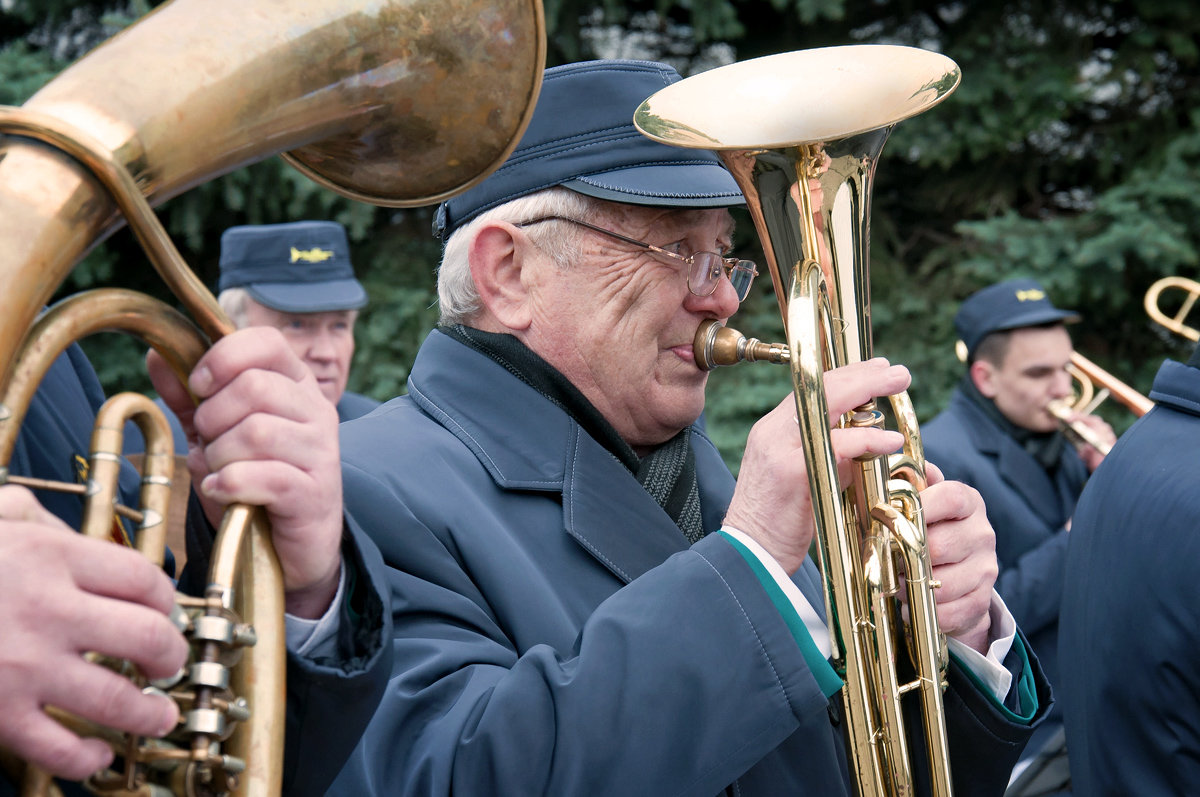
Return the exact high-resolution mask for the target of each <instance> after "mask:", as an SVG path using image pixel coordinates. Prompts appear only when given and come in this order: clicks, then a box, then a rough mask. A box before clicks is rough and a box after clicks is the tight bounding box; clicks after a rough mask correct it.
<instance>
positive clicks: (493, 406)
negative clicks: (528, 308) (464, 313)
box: [409, 330, 732, 581]
mask: <svg viewBox="0 0 1200 797" xmlns="http://www.w3.org/2000/svg"><path fill="white" fill-rule="evenodd" d="M409 395H410V396H411V397H412V399H413V401H414V402H416V404H417V405H419V406H420V407H421V409H422V410H423V411H424V412H426V413H427V414H428V415H430V416H431V417H432V418H433V419H435V420H436V421H437V422H438V423H439V424H441V425H442V426H443V427H445V428H446V429H447V430H449V431H450V432H451V433H453V434H454V435H455V436H456V437H457V438H458V439H459V440H461V441H462V443H463V444H464V445H466V446H467V447H468V448H470V449H471V451H472V452H473V453H474V454H475V456H476V457H477V458H478V459H479V462H480V464H481V465H483V467H484V468H485V469H486V470H487V472H488V473H489V474H490V475H491V477H492V478H493V479H494V480H495V481H496V484H497V485H498V486H500V487H502V488H504V489H507V490H533V491H541V492H550V493H561V495H562V503H563V528H564V531H566V533H568V534H570V535H571V536H572V537H574V538H575V539H576V540H577V541H578V542H579V543H580V545H582V546H583V547H584V548H585V549H586V550H587V551H588V552H589V553H591V555H592V556H594V557H595V558H596V559H597V560H599V561H600V562H602V563H603V564H604V566H605V567H607V568H608V569H609V570H610V571H612V572H613V573H614V574H616V575H617V576H618V577H620V578H621V579H623V580H625V581H632V580H633V579H635V578H637V577H638V576H640V575H641V574H642V573H645V572H646V571H647V570H649V569H651V568H653V567H656V566H658V565H659V564H661V563H662V562H663V560H665V559H666V558H667V557H669V556H670V555H672V554H674V553H677V552H679V551H682V550H685V549H686V548H687V547H688V545H687V540H686V539H684V537H683V534H682V532H680V530H679V528H678V527H677V526H676V525H675V523H674V521H672V520H671V518H670V517H669V516H668V515H667V513H666V512H665V511H663V509H662V508H661V507H660V506H659V505H658V504H657V503H656V502H655V501H654V499H653V498H651V497H650V495H649V494H648V493H647V492H646V491H645V490H644V489H643V488H642V486H641V485H640V484H639V483H638V481H637V479H636V478H635V477H634V475H633V474H632V473H630V472H629V470H628V469H627V468H626V467H625V466H624V465H622V464H621V463H620V462H619V461H618V460H617V459H616V457H614V456H613V455H612V454H610V453H609V452H608V451H607V450H605V449H604V448H603V447H602V446H601V445H600V444H599V443H597V442H596V441H595V440H593V439H592V438H591V437H589V436H588V435H587V434H585V433H584V432H583V430H582V429H581V428H580V426H579V424H577V423H575V421H574V420H572V419H571V418H570V416H568V415H567V413H566V412H564V411H563V410H562V409H561V408H560V407H558V406H557V405H555V404H554V403H552V402H551V401H549V400H548V399H547V398H546V397H544V396H543V395H541V394H540V393H538V392H537V391H536V390H534V389H533V388H531V387H530V386H529V385H527V384H525V383H524V382H522V381H521V380H520V379H518V378H516V377H514V376H513V375H512V374H510V373H509V372H508V371H507V370H505V369H504V367H503V366H501V365H499V364H498V363H496V362H495V361H494V360H492V359H491V358H489V357H487V356H486V355H484V354H481V353H480V352H478V351H475V350H473V349H471V348H469V347H468V346H465V345H463V344H462V343H460V342H458V341H456V340H454V339H452V338H450V337H449V336H447V335H445V334H444V333H442V332H439V331H437V330H434V331H433V332H432V333H430V335H429V337H428V338H426V340H425V343H424V344H422V346H421V350H420V351H419V352H418V353H417V358H416V361H415V362H414V364H413V370H412V375H411V376H410V378H409ZM725 473H726V476H727V477H728V471H726V472H725ZM697 476H698V478H701V479H703V478H705V473H704V472H702V471H701V469H699V467H698V472H697ZM729 480H730V483H731V484H732V478H731V477H729ZM702 484H703V482H702ZM585 488H586V489H585ZM731 491H732V487H730V492H731ZM703 492H704V490H703V488H702V493H703ZM713 509H714V508H712V507H705V508H704V513H705V520H706V521H708V520H709V519H710V515H711V514H712V511H713ZM720 511H721V512H723V511H724V507H721V508H720Z"/></svg>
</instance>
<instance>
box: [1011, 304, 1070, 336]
mask: <svg viewBox="0 0 1200 797" xmlns="http://www.w3.org/2000/svg"><path fill="white" fill-rule="evenodd" d="M1078 320H1079V316H1078V315H1077V314H1075V313H1070V312H1067V311H1066V310H1057V309H1055V310H1036V311H1034V312H1030V313H1020V314H1018V315H1015V316H1012V317H1011V318H1009V319H1008V320H1007V321H1005V322H1004V325H1003V326H998V327H996V328H995V329H993V330H992V331H993V332H1006V331H1008V330H1010V329H1020V328H1021V327H1036V326H1040V325H1042V324H1053V323H1054V322H1056V321H1060V322H1062V323H1064V324H1074V323H1075V322H1076V321H1078Z"/></svg>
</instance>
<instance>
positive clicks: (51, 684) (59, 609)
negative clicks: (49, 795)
mask: <svg viewBox="0 0 1200 797" xmlns="http://www.w3.org/2000/svg"><path fill="white" fill-rule="evenodd" d="M174 603H175V588H174V586H173V585H172V583H171V580H170V579H169V578H167V576H166V574H165V573H164V572H163V571H162V570H161V569H160V568H158V567H155V566H154V565H153V564H152V563H151V562H150V561H149V560H147V559H146V558H145V557H143V556H142V555H141V554H139V553H137V552H136V551H134V550H133V549H130V548H125V547H122V546H120V545H115V544H113V543H110V542H104V541H99V540H91V539H88V538H86V537H83V536H81V535H79V534H77V533H75V532H74V531H73V530H71V529H69V528H67V526H66V525H64V524H63V523H62V522H61V521H60V520H59V519H58V518H56V517H55V516H54V515H52V514H50V513H49V512H47V511H46V510H45V509H44V508H43V507H42V506H41V505H40V504H39V503H38V502H37V500H36V499H35V498H34V496H33V494H32V493H31V492H29V491H28V490H26V489H24V488H22V487H17V486H13V485H7V486H3V487H0V746H2V747H6V748H8V749H10V750H12V751H13V752H14V753H16V754H17V755H19V756H20V757H22V758H24V759H26V760H27V761H29V762H30V763H32V764H34V765H36V766H39V767H41V768H43V769H45V770H47V771H49V772H50V773H51V774H52V775H56V776H58V777H63V778H68V779H72V780H79V779H82V778H84V777H87V776H88V775H90V774H92V773H94V772H96V771H97V770H100V769H103V768H104V767H105V766H107V765H108V764H109V763H111V761H112V759H113V752H112V750H111V749H110V748H109V746H108V744H107V743H105V742H102V741H100V740H98V739H80V738H79V737H77V736H76V735H75V734H74V733H72V732H71V731H69V730H67V729H66V728H64V727H63V726H61V725H59V724H58V723H57V722H55V721H54V720H52V719H51V718H50V717H49V716H47V715H46V713H45V712H44V711H43V708H44V707H45V706H55V707H58V708H60V709H64V710H66V711H68V712H70V713H72V714H76V715H78V716H80V717H83V718H85V719H88V720H92V721H94V722H97V723H100V724H101V725H105V726H108V727H110V728H114V729H116V730H119V731H125V732H131V733H135V734H139V735H145V736H162V735H163V734H165V733H166V732H167V731H169V730H170V729H172V728H173V727H174V726H175V722H176V718H177V716H178V709H177V707H176V706H175V704H174V703H173V702H172V701H170V700H168V699H166V698H164V697H161V696H155V695H145V694H142V692H141V690H140V689H139V688H138V687H137V686H135V685H134V684H133V682H132V681H130V680H129V679H127V678H124V677H122V676H120V675H117V674H116V673H114V672H112V671H111V670H109V669H107V668H105V667H102V666H100V665H97V664H90V663H88V662H87V661H85V660H84V658H83V654H84V653H85V652H88V651H94V652H97V653H102V654H105V655H107V656H111V657H114V658H118V659H128V660H129V661H131V662H133V663H134V664H135V665H137V667H138V668H139V669H140V670H141V672H142V673H143V674H145V675H146V676H147V677H148V678H151V679H154V678H166V677H169V676H172V675H174V674H176V673H177V672H178V671H179V670H180V668H182V667H183V666H184V664H185V662H186V660H187V655H188V645H187V642H186V640H185V639H184V637H183V635H182V634H181V633H180V632H179V631H177V630H176V629H175V627H174V626H173V625H172V624H171V622H170V620H168V619H167V614H168V612H170V610H171V608H172V606H173V605H174Z"/></svg>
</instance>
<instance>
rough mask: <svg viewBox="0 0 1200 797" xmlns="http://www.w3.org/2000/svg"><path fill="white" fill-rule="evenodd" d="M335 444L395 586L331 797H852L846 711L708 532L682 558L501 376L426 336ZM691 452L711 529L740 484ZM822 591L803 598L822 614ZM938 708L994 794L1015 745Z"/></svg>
mask: <svg viewBox="0 0 1200 797" xmlns="http://www.w3.org/2000/svg"><path fill="white" fill-rule="evenodd" d="M341 434H342V454H343V460H344V472H345V490H346V503H347V509H348V511H349V512H350V514H351V516H352V517H353V518H354V519H355V520H356V521H357V522H358V523H359V524H361V526H362V527H363V529H364V530H365V531H366V532H367V533H369V534H370V535H371V536H372V537H373V538H374V539H375V540H376V542H377V543H378V544H379V546H380V548H381V550H382V552H383V555H384V559H385V562H386V564H387V565H389V566H390V568H391V569H390V584H391V592H392V608H393V612H394V618H393V628H394V634H395V636H394V641H393V647H394V653H395V664H394V670H393V674H392V681H391V685H390V687H389V689H388V691H387V694H386V695H385V697H384V700H383V702H382V704H381V706H380V709H379V711H378V712H377V714H376V716H375V718H374V719H373V720H372V723H371V726H370V727H369V729H368V731H367V733H366V735H365V736H364V738H363V741H362V742H361V743H360V745H359V747H358V749H357V750H356V751H355V752H354V754H353V756H352V758H351V761H350V764H349V765H348V766H347V768H346V770H344V771H343V772H342V774H341V776H339V779H338V781H337V783H336V784H335V787H334V789H333V792H332V793H334V794H338V795H347V796H349V795H354V796H355V797H362V796H363V795H372V794H388V795H398V794H413V795H418V794H419V795H446V794H463V795H481V794H487V795H492V796H494V797H499V796H500V795H521V797H527V796H528V795H535V794H546V795H559V796H561V795H588V796H589V797H591V796H592V795H622V797H626V796H627V795H648V796H650V795H652V796H653V797H659V796H660V795H703V796H704V797H711V796H712V795H715V794H718V793H721V792H722V790H724V789H726V788H727V787H728V788H729V789H730V793H732V794H738V795H747V796H749V795H780V794H813V795H822V796H825V795H839V794H844V793H846V791H847V788H848V786H847V772H846V768H845V755H844V748H843V743H842V740H841V736H840V729H839V728H837V727H835V725H834V723H833V722H832V721H831V716H833V715H835V714H836V712H831V709H830V704H829V702H828V701H827V700H826V698H825V696H824V695H823V694H822V692H821V690H820V688H819V687H818V685H817V683H816V681H815V680H814V678H813V676H812V674H811V673H810V671H809V670H808V668H807V667H806V665H805V662H804V658H803V656H802V654H801V652H800V650H799V649H798V646H797V644H796V642H795V640H794V638H793V637H792V635H791V633H790V632H789V630H788V628H787V626H786V624H785V623H784V621H783V619H782V617H781V615H780V613H779V611H778V610H777V609H776V607H775V606H774V605H773V604H772V602H771V600H770V598H769V597H768V595H767V593H766V591H765V590H764V589H763V587H762V585H761V583H760V582H759V581H758V580H757V578H756V577H755V574H754V573H753V571H752V570H751V568H750V567H749V566H748V565H747V562H746V560H745V559H743V558H742V556H741V555H739V554H738V553H737V552H736V551H735V550H734V548H733V547H732V546H731V545H730V544H729V543H728V542H727V541H726V540H724V539H723V538H722V536H721V535H718V534H710V535H708V536H707V537H705V538H704V539H702V540H701V541H700V542H698V543H696V544H695V545H693V546H691V547H690V548H689V547H688V545H687V543H686V541H685V539H684V537H683V535H682V534H681V532H680V531H679V529H678V528H677V527H676V525H675V524H674V523H673V522H672V521H671V519H670V518H669V517H668V515H667V514H666V513H665V512H664V511H663V510H662V509H661V508H660V507H659V505H658V504H657V503H655V502H654V500H653V499H652V498H650V496H649V495H648V494H647V493H646V491H645V490H644V489H643V488H642V487H641V486H640V485H639V484H638V482H637V480H636V479H635V478H634V476H633V475H632V474H631V473H630V472H629V471H628V470H627V469H626V468H625V467H624V466H623V465H621V463H619V462H618V461H617V459H616V458H614V457H613V456H612V455H611V454H609V453H608V452H607V451H606V450H605V449H604V448H603V447H601V446H600V445H599V444H598V443H597V442H596V441H595V440H593V439H592V438H591V437H589V436H588V435H586V434H584V433H583V432H582V430H581V428H580V426H579V425H578V424H577V423H576V422H575V421H574V420H573V419H572V418H571V417H570V416H569V415H568V414H567V413H565V412H564V411H562V410H561V409H560V408H559V407H557V406H556V405H554V404H552V403H551V402H550V401H548V400H547V399H546V398H544V397H543V396H542V395H541V394H539V393H538V392H536V391H534V390H533V389H532V388H530V387H529V386H527V385H526V384H525V383H524V382H522V381H520V380H519V379H517V378H515V377H513V376H512V375H511V374H509V373H508V372H507V371H506V370H505V369H504V368H503V367H501V366H500V365H498V364H497V363H496V362H495V361H493V360H491V359H490V358H488V357H486V356H484V355H482V354H480V353H478V352H476V351H474V350H473V349H470V348H468V347H467V346H465V345H463V344H461V343H459V342H457V341H455V340H453V339H451V338H449V337H448V336H446V335H444V334H442V333H441V332H438V331H435V332H433V333H432V334H431V335H430V336H429V338H428V339H427V340H426V341H425V343H424V344H423V346H422V348H421V350H420V352H419V354H418V356H417V359H416V362H415V365H414V367H413V371H412V375H411V378H410V380H409V395H408V396H405V397H402V398H399V399H395V400H393V401H391V402H389V403H387V404H385V405H384V406H383V407H382V408H381V409H379V410H377V411H376V412H375V413H373V414H372V415H370V416H368V417H366V418H363V419H360V420H357V421H351V422H349V423H345V424H342V426H341ZM693 440H694V446H695V455H696V470H697V477H698V481H699V488H700V496H701V504H702V512H703V517H704V523H705V526H706V527H707V528H708V529H710V530H715V529H717V528H719V527H720V523H721V518H722V516H723V514H724V512H725V509H726V506H727V504H728V502H729V500H730V497H731V495H732V491H733V486H734V481H733V477H732V476H731V474H730V473H729V471H728V469H727V468H726V467H725V465H724V464H723V463H722V461H721V458H720V456H719V455H718V453H717V451H716V449H715V448H714V447H713V446H712V444H711V443H710V441H709V440H708V439H707V438H706V437H705V436H704V433H703V432H702V431H701V430H700V429H699V428H698V427H697V428H694V429H693ZM796 489H807V488H806V487H803V486H798V487H797V488H796ZM817 580H818V575H817V572H816V569H815V568H814V567H813V566H812V564H811V563H809V564H806V565H805V567H804V568H802V569H801V571H800V572H799V573H798V574H797V576H796V581H797V583H798V585H799V586H800V588H801V590H802V591H803V592H804V593H805V594H806V595H807V596H808V598H809V600H810V602H812V603H813V604H814V605H815V606H817V607H819V610H820V611H823V609H824V607H823V601H822V598H821V596H820V592H819V590H818V584H817ZM1025 674H1026V676H1029V675H1031V674H1032V675H1039V674H1040V671H1038V670H1037V667H1036V662H1031V663H1030V665H1029V667H1028V668H1026V673H1025ZM1039 684H1040V685H1041V686H1042V694H1043V697H1045V691H1044V680H1042V681H1039ZM947 703H948V706H949V710H948V713H949V716H950V729H951V730H950V732H951V739H952V743H953V745H954V747H955V750H956V754H957V755H958V758H957V759H956V761H955V764H956V766H955V773H956V777H957V778H958V781H959V784H960V786H961V788H962V789H963V791H962V793H967V794H988V793H991V794H1000V793H1001V792H1002V791H1003V785H1004V783H1005V782H1006V780H1007V776H1008V771H1009V769H1010V768H1011V766H1012V764H1013V762H1014V761H1015V760H1016V757H1017V754H1018V752H1019V750H1020V748H1021V746H1022V745H1023V744H1024V741H1025V739H1026V738H1027V735H1028V733H1029V729H1028V727H1026V726H1025V725H1024V724H1023V723H1020V722H1014V721H1012V720H1011V719H1009V718H1008V717H1007V716H1006V715H1005V713H1004V712H1003V711H1001V710H998V709H997V708H996V707H995V706H994V705H993V704H992V703H991V702H989V701H988V700H987V699H986V698H984V697H983V696H982V694H981V693H980V692H979V691H978V690H976V689H975V688H974V687H973V686H972V685H971V684H970V683H969V682H968V680H967V678H966V677H965V676H964V675H963V674H962V672H961V671H959V670H957V668H956V669H955V672H954V674H953V676H952V685H951V688H950V690H949V692H948V694H947ZM984 784H986V785H984Z"/></svg>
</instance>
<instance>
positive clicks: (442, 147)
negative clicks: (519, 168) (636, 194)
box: [0, 0, 545, 364]
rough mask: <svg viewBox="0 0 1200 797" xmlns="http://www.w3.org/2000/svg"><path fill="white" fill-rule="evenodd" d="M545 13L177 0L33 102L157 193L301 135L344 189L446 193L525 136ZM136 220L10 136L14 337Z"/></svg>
mask: <svg viewBox="0 0 1200 797" xmlns="http://www.w3.org/2000/svg"><path fill="white" fill-rule="evenodd" d="M504 20H507V21H504ZM543 26H544V22H543V16H542V8H541V4H540V2H539V1H538V0H522V1H521V2H516V1H515V0H500V2H493V1H492V0H489V2H485V3H475V4H470V3H465V2H451V1H450V0H437V1H436V2H435V0H256V2H253V3H245V2H242V0H175V1H174V2H171V3H168V4H165V5H163V6H160V7H159V8H157V9H156V10H155V11H154V12H153V13H152V14H150V15H149V16H148V17H146V18H145V19H143V20H141V21H140V22H138V23H137V24H136V25H134V26H133V27H131V28H129V29H127V30H125V31H124V32H122V33H121V34H119V35H118V36H116V37H114V38H113V39H112V40H110V41H109V42H106V43H105V44H103V45H101V46H100V47H99V48H97V49H96V50H94V51H93V52H91V53H90V54H88V55H87V56H85V57H84V58H83V59H82V60H80V61H79V62H78V63H76V64H75V65H73V66H72V67H70V68H69V69H67V70H66V71H64V72H63V73H62V74H61V75H60V76H58V77H57V78H55V80H54V81H52V82H51V83H50V84H49V85H47V86H46V87H45V88H43V89H42V90H41V91H39V92H38V93H37V94H36V95H34V96H33V97H32V98H30V100H29V101H28V102H27V103H26V104H25V105H24V106H22V108H21V110H22V111H23V112H28V113H31V114H37V115H39V116H41V117H47V118H48V119H50V120H52V121H53V123H54V124H55V125H56V126H57V127H59V128H61V129H63V130H65V131H68V133H67V134H68V135H71V136H72V137H73V138H80V137H87V138H88V139H90V140H92V141H94V142H95V144H96V147H95V149H97V150H99V151H102V152H107V153H111V157H112V160H113V161H114V163H116V164H117V165H119V166H120V167H121V168H122V169H124V170H127V171H128V173H129V175H130V176H131V178H132V180H133V182H134V183H135V184H136V185H137V186H138V189H139V191H140V192H141V194H143V195H144V196H145V197H146V198H147V200H148V201H149V202H150V204H151V205H157V204H159V203H160V202H162V201H165V200H166V199H169V198H170V197H172V196H175V195H177V194H179V193H181V192H183V191H186V190H187V189H188V188H191V187H193V186H195V185H198V184H199V183H201V182H205V181H207V180H210V179H212V178H214V177H216V176H218V175H221V174H225V173H227V172H229V171H232V170H233V169H236V168H238V167H241V166H244V165H247V164H250V163H253V162H255V161H259V160H262V159H264V158H266V157H269V156H271V155H274V154H276V153H281V152H285V151H288V150H292V151H293V152H294V155H293V158H294V162H295V163H297V164H300V165H302V166H303V167H304V169H305V170H306V171H308V172H309V173H310V174H312V175H313V176H314V177H316V178H318V179H320V180H321V181H322V183H323V184H325V185H327V186H329V187H331V188H333V189H334V190H337V191H339V192H341V193H343V194H346V195H349V196H352V197H355V198H359V199H363V200H365V201H370V202H373V203H377V204H383V205H419V204H429V203H433V202H436V201H438V200H440V199H442V198H444V197H445V196H447V195H449V194H452V193H454V192H456V191H458V190H461V189H463V188H465V187H467V186H469V185H471V184H473V183H474V182H476V181H478V180H480V179H482V178H483V177H484V176H486V174H488V173H490V171H492V170H493V169H495V168H496V167H498V166H499V165H500V164H501V163H502V162H503V161H504V159H505V158H506V157H507V156H508V154H509V152H511V151H512V149H513V148H514V147H515V146H516V144H517V142H518V140H519V138H520V135H521V133H523V132H524V129H525V126H526V125H527V124H528V121H529V118H530V117H531V116H532V113H533V105H534V101H535V99H536V96H537V93H538V91H539V89H540V87H541V74H542V68H543V66H544V64H543V61H544V57H545V41H544V30H543ZM121 222H122V220H121V218H120V216H119V214H118V211H117V206H116V203H115V201H114V200H113V198H112V196H111V195H110V194H109V192H108V191H106V190H105V189H104V188H102V187H101V186H100V185H99V184H98V183H97V182H96V180H95V179H93V178H92V177H91V176H90V175H89V174H88V170H87V169H86V168H83V167H81V166H80V165H79V164H78V163H76V162H75V161H73V160H72V159H70V158H63V157H62V155H61V153H59V152H57V151H55V150H53V149H51V148H48V147H46V146H44V145H42V144H40V143H37V142H34V141H31V140H28V139H26V138H24V137H21V136H12V135H8V136H5V135H0V242H2V243H3V246H2V247H0V285H3V286H4V287H5V291H4V293H3V295H0V341H3V342H5V344H6V343H7V342H11V341H15V340H19V339H20V337H21V335H23V334H24V330H26V329H28V327H29V325H30V323H32V320H33V315H35V314H36V312H37V309H39V308H40V307H41V306H42V305H43V304H45V303H46V301H48V299H49V297H50V296H51V295H52V294H53V292H54V291H55V290H56V289H57V287H58V285H59V284H60V283H61V282H62V280H63V279H64V278H65V276H66V274H67V272H68V271H69V270H70V268H71V267H72V266H73V265H74V263H75V262H76V261H77V260H78V259H79V258H80V257H81V256H82V255H83V254H84V253H85V252H86V251H87V250H88V249H89V248H90V247H92V246H93V245H95V242H96V241H98V240H100V239H101V238H103V237H104V236H105V235H107V234H108V233H109V232H111V231H112V230H113V229H114V228H115V227H116V226H118V225H119V224H120V223H121ZM31 263H36V264H38V266H39V267H38V268H37V269H33V270H27V269H25V266H26V264H31ZM14 297H19V300H18V301H12V299H13V298H14ZM25 299H29V301H28V302H26V301H25ZM0 345H4V344H0ZM10 359H11V350H10V351H3V350H0V364H6V363H8V362H10Z"/></svg>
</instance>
